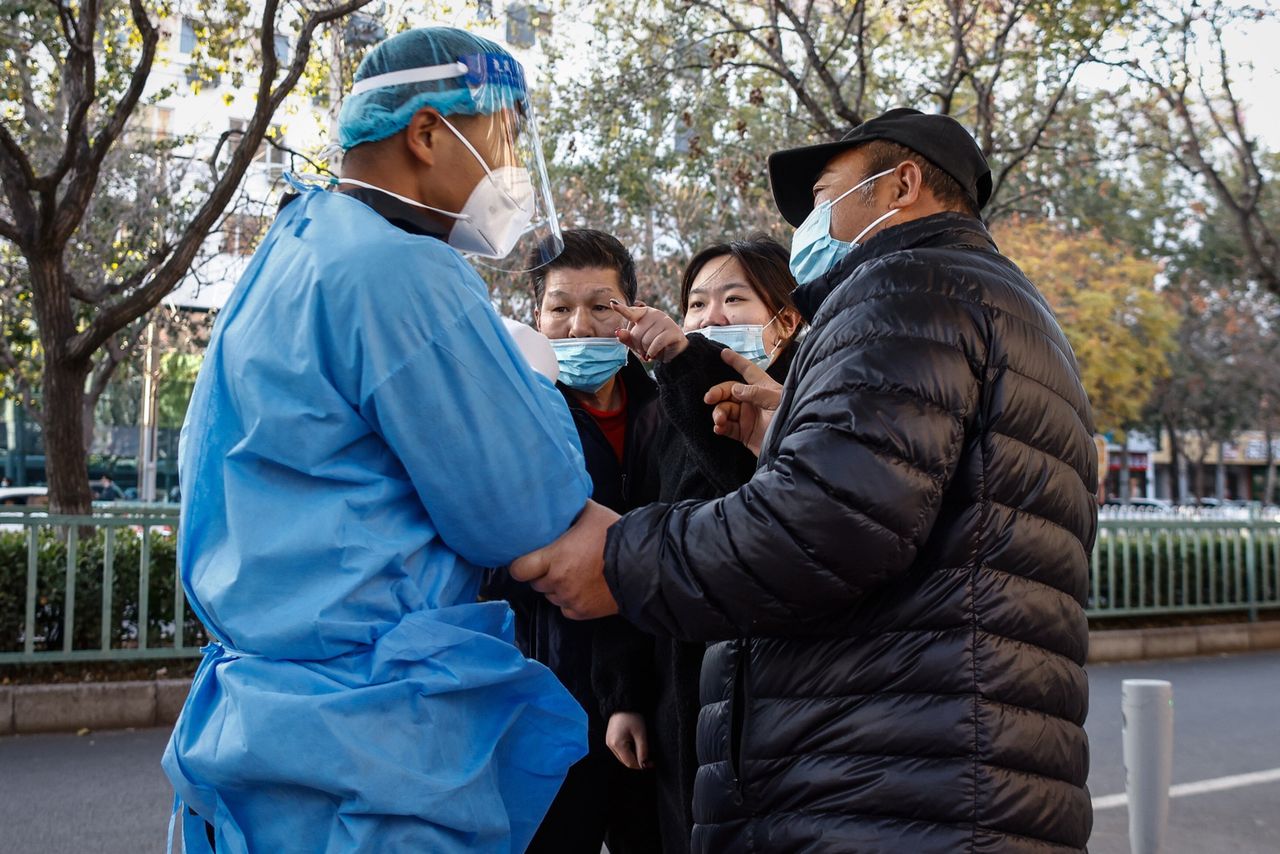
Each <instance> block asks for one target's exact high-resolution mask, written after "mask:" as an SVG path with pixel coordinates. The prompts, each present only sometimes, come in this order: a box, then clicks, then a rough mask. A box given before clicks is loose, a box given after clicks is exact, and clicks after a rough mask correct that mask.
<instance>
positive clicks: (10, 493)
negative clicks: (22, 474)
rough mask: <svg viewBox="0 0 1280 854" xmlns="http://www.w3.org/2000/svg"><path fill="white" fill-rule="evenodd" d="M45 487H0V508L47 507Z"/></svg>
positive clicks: (46, 490) (47, 488)
mask: <svg viewBox="0 0 1280 854" xmlns="http://www.w3.org/2000/svg"><path fill="white" fill-rule="evenodd" d="M48 506H49V487H47V486H4V487H0V507H48Z"/></svg>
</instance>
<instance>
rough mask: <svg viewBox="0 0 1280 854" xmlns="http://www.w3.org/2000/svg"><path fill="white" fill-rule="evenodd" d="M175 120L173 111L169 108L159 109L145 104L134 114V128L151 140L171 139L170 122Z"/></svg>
mask: <svg viewBox="0 0 1280 854" xmlns="http://www.w3.org/2000/svg"><path fill="white" fill-rule="evenodd" d="M172 118H173V110H172V109H171V108H169V107H157V106H156V105H155V104H143V105H142V106H140V107H138V109H137V111H136V112H135V113H134V114H133V119H132V123H133V127H134V128H136V129H137V130H138V131H141V132H142V133H143V134H145V135H146V136H148V137H150V138H151V139H168V138H169V121H170V119H172Z"/></svg>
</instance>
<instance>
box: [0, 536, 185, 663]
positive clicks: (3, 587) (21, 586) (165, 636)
mask: <svg viewBox="0 0 1280 854" xmlns="http://www.w3.org/2000/svg"><path fill="white" fill-rule="evenodd" d="M105 543H106V535H105V533H104V529H102V528H97V529H94V530H93V531H92V532H91V533H90V534H89V535H88V536H87V537H86V536H83V535H82V536H81V537H80V538H79V547H78V549H77V556H76V587H75V626H74V629H73V631H72V649H77V650H80V649H99V648H100V647H101V643H102V574H103V552H104V546H105ZM37 544H38V552H37V567H38V569H37V583H36V617H35V638H36V643H35V648H36V650H37V651H40V650H49V649H61V648H62V644H63V614H64V612H65V611H64V609H65V601H64V600H65V598H66V596H65V593H66V577H67V575H66V571H67V570H66V568H67V543H66V540H65V529H56V528H41V529H39V535H38V541H37ZM141 557H142V534H141V529H136V528H127V527H119V528H116V529H115V545H114V560H113V561H112V567H113V570H112V571H113V577H114V581H113V584H112V586H111V589H112V594H111V595H112V599H111V632H110V634H111V646H112V647H113V648H130V647H136V646H137V638H138V610H139V601H138V599H139V597H138V570H139V566H140V564H141ZM176 562H177V555H176V542H175V538H174V537H173V536H170V535H166V534H162V533H160V532H159V531H158V530H155V529H153V530H152V532H151V553H150V560H149V562H148V563H149V572H150V581H149V584H148V589H149V602H148V609H147V634H148V637H147V646H148V647H162V646H172V645H173V641H174V637H173V634H174V632H173V607H174V602H173V594H174V581H175V578H174V576H175V572H174V567H175V566H176ZM26 590H27V533H26V531H4V532H0V652H18V651H21V650H22V646H23V622H24V619H25V611H26ZM184 612H185V620H184V627H185V628H184V633H183V640H184V642H185V643H186V645H187V646H191V645H195V644H200V643H203V639H204V636H205V635H204V629H203V627H202V626H201V625H200V622H199V620H197V619H196V617H195V615H194V614H193V613H192V612H191V610H190V608H189V607H187V608H184Z"/></svg>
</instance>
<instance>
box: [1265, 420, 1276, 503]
mask: <svg viewBox="0 0 1280 854" xmlns="http://www.w3.org/2000/svg"><path fill="white" fill-rule="evenodd" d="M1262 437H1263V439H1264V440H1266V443H1267V479H1266V481H1265V483H1264V485H1263V487H1262V503H1263V504H1272V503H1274V501H1275V494H1276V454H1275V445H1274V442H1275V438H1274V437H1275V431H1274V430H1273V429H1272V427H1271V421H1270V419H1268V420H1267V422H1266V426H1265V429H1264V430H1263V433H1262Z"/></svg>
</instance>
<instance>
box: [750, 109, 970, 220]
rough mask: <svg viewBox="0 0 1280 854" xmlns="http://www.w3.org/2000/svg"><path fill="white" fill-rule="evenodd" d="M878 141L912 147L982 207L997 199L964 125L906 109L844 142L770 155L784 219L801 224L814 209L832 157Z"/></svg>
mask: <svg viewBox="0 0 1280 854" xmlns="http://www.w3.org/2000/svg"><path fill="white" fill-rule="evenodd" d="M877 139H882V140H887V141H889V142H896V143H898V144H899V145H903V146H906V147H907V148H909V149H911V150H912V151H914V152H916V153H917V154H919V155H921V156H923V157H924V158H925V159H926V160H928V161H929V162H930V163H932V164H933V165H934V166H937V167H938V168H939V169H941V170H942V171H943V172H946V173H947V174H948V175H950V176H951V177H952V178H955V179H956V181H957V182H958V183H959V184H960V186H961V188H962V189H964V191H965V192H966V193H968V194H969V199H970V200H971V201H972V202H973V203H974V206H975V207H977V209H978V210H982V207H983V206H984V205H985V204H986V203H987V200H988V199H990V198H991V167H990V166H988V165H987V158H985V157H983V156H982V149H980V148H978V143H977V142H976V141H975V140H974V138H973V136H972V135H971V134H970V133H969V132H968V131H967V130H965V129H964V126H963V125H961V124H960V123H959V122H958V121H956V120H955V119H953V118H951V117H950V116H942V115H936V114H929V113H922V112H920V111H919V110H912V109H909V108H906V107H900V108H898V109H896V110H890V111H889V112H887V113H885V114H883V115H880V116H876V117H875V118H874V119H868V120H867V121H865V122H863V123H862V124H860V125H858V126H857V127H855V128H854V129H853V130H851V131H849V132H848V133H846V134H845V135H844V136H843V137H842V138H841V139H840V141H839V142H824V143H822V144H820V145H806V146H803V147H802V148H788V149H784V150H783V151H775V152H774V153H773V154H771V155H769V184H770V186H771V187H772V189H773V201H774V203H775V204H776V205H777V206H778V210H779V211H781V213H782V218H783V219H785V220H786V221H787V222H789V223H791V224H792V225H794V226H796V227H799V226H800V224H801V223H802V222H804V219H805V217H807V216H808V215H809V213H810V212H811V211H812V210H813V184H814V182H815V181H817V180H818V176H819V175H821V174H822V170H823V169H825V168H826V165H827V163H829V162H830V161H831V158H832V157H835V156H836V155H837V154H839V153H840V152H842V151H847V150H849V149H850V148H857V147H858V146H859V145H863V144H864V143H868V142H871V141H873V140H877Z"/></svg>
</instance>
